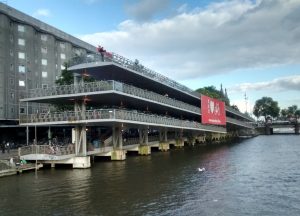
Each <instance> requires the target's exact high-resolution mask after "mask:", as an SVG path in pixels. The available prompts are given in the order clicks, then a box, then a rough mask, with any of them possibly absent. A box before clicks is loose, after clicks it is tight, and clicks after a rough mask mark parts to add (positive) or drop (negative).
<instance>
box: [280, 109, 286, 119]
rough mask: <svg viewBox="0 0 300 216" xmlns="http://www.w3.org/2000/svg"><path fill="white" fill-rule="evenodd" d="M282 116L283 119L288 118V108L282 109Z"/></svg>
mask: <svg viewBox="0 0 300 216" xmlns="http://www.w3.org/2000/svg"><path fill="white" fill-rule="evenodd" d="M280 116H281V118H283V119H285V118H287V117H288V110H287V109H282V110H280Z"/></svg>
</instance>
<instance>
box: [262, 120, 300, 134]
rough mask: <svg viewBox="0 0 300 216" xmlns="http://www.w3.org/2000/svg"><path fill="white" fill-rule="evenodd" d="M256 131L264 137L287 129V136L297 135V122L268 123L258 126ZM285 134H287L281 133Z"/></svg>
mask: <svg viewBox="0 0 300 216" xmlns="http://www.w3.org/2000/svg"><path fill="white" fill-rule="evenodd" d="M257 129H258V130H260V131H261V132H262V133H264V134H266V135H272V134H276V133H280V132H278V131H280V130H284V129H289V132H288V134H291V133H294V134H299V120H294V121H279V120H277V121H268V122H267V123H263V124H259V125H258V126H257ZM283 133H287V132H283Z"/></svg>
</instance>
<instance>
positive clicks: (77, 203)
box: [0, 135, 300, 216]
mask: <svg viewBox="0 0 300 216" xmlns="http://www.w3.org/2000/svg"><path fill="white" fill-rule="evenodd" d="M202 167H205V169H206V171H205V172H199V171H198V168H202ZM0 215H1V216H4V215H26V216H29V215H57V216H60V215H209V216H210V215H222V216H223V215H230V216H232V215H238V216H240V215H272V216H274V215H278V216H279V215H280V216H281V215H289V216H290V215H295V216H297V215H300V137H299V136H295V135H273V136H259V137H255V138H252V139H248V140H244V141H241V142H239V143H236V144H231V145H222V146H214V147H194V148H188V147H187V148H184V149H178V150H171V151H169V152H154V153H152V155H151V156H131V157H128V158H127V160H126V161H123V162H96V163H95V164H93V167H92V168H91V169H86V170H72V169H65V168H64V169H45V170H40V171H38V172H37V174H35V173H34V172H31V173H23V174H21V175H19V176H10V177H5V178H1V179H0Z"/></svg>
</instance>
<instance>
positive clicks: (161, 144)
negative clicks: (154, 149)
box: [158, 142, 170, 151]
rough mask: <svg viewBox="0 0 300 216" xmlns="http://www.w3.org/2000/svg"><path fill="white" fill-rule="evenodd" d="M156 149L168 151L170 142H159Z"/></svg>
mask: <svg viewBox="0 0 300 216" xmlns="http://www.w3.org/2000/svg"><path fill="white" fill-rule="evenodd" d="M158 149H159V150H160V151H168V150H169V149H170V144H169V143H167V142H159V144H158Z"/></svg>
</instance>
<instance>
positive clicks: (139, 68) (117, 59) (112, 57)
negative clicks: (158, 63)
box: [69, 53, 200, 97]
mask: <svg viewBox="0 0 300 216" xmlns="http://www.w3.org/2000/svg"><path fill="white" fill-rule="evenodd" d="M99 61H100V62H101V61H102V62H103V61H106V62H114V63H116V64H118V65H121V66H123V67H125V68H128V69H131V70H134V71H136V72H138V73H140V74H142V75H144V76H146V77H149V78H151V79H153V80H156V81H158V82H160V83H163V84H165V85H167V86H170V87H172V88H175V89H178V90H180V91H183V92H186V93H188V94H190V95H193V96H196V97H199V96H200V94H199V93H197V92H195V91H193V90H192V89H190V88H188V87H186V86H184V85H182V84H180V83H178V82H176V81H174V80H172V79H170V78H168V77H166V76H164V75H162V74H159V73H157V72H155V71H153V70H151V69H149V68H147V67H145V66H143V65H141V64H139V62H138V61H137V60H136V61H132V60H130V59H127V58H125V57H123V56H121V55H118V54H116V53H109V55H106V53H103V56H101V55H100V54H89V55H86V56H77V57H75V58H73V59H71V60H70V63H69V65H70V66H74V65H78V64H83V63H91V62H99Z"/></svg>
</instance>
